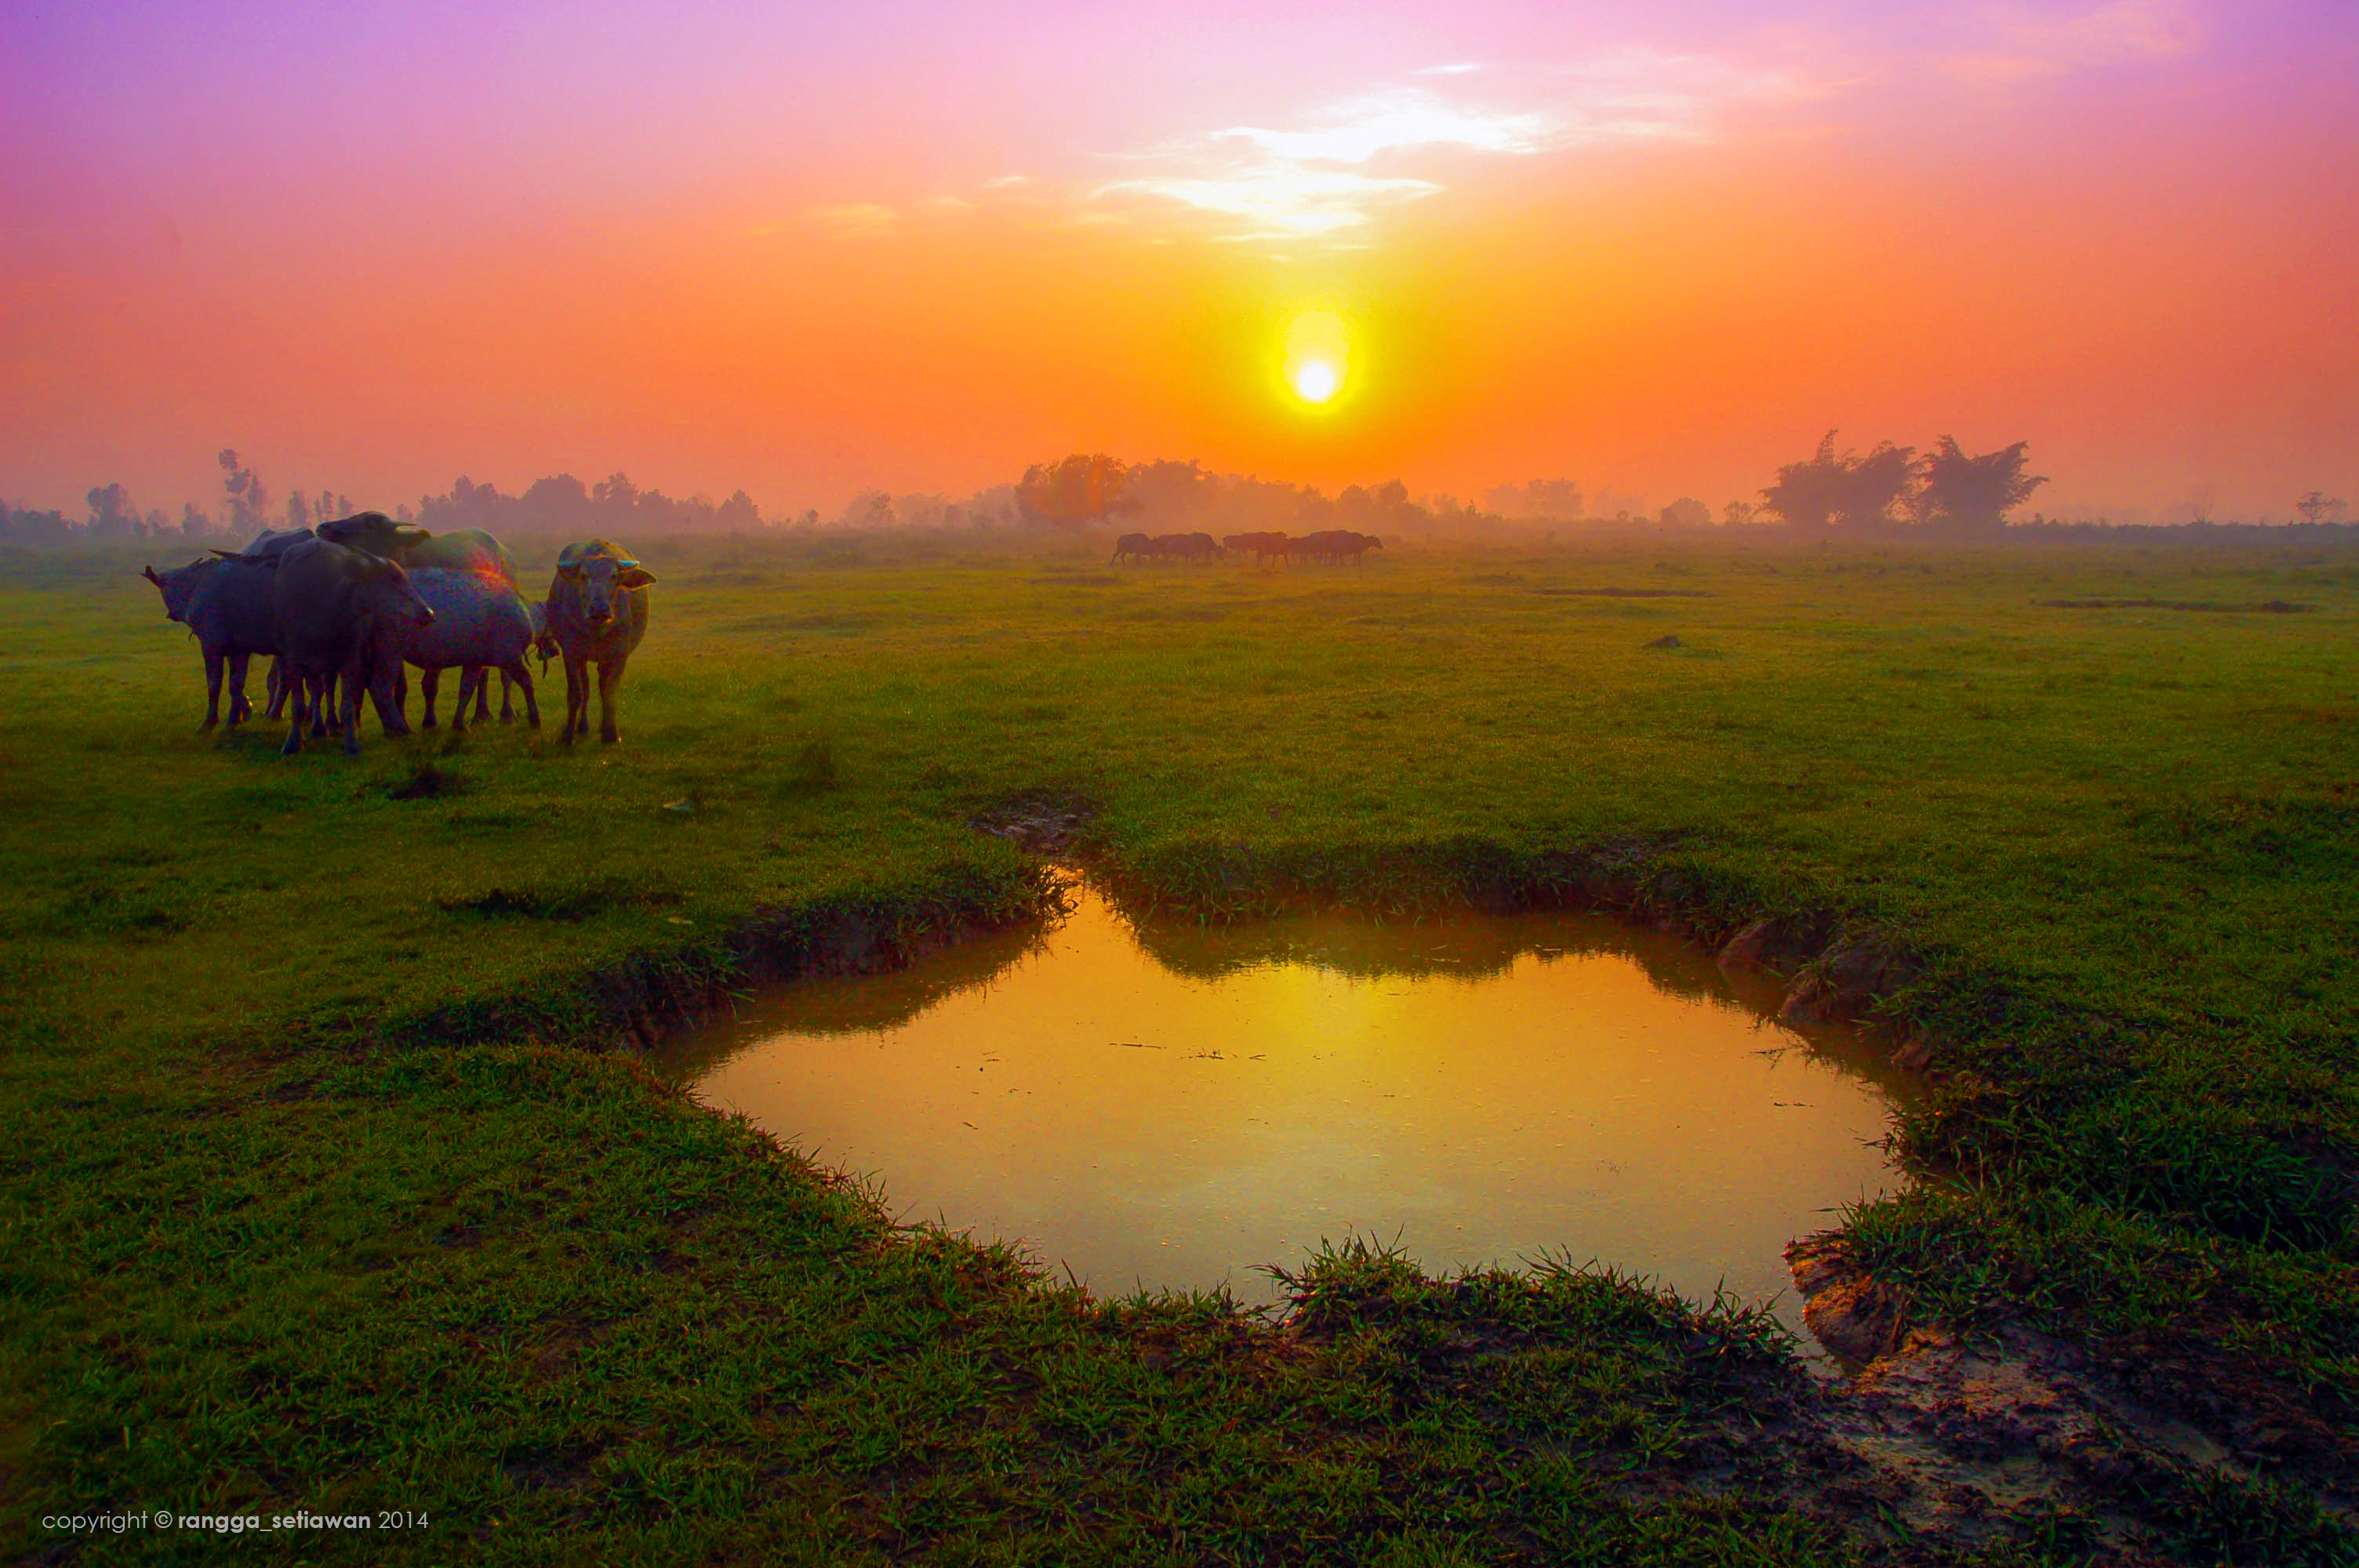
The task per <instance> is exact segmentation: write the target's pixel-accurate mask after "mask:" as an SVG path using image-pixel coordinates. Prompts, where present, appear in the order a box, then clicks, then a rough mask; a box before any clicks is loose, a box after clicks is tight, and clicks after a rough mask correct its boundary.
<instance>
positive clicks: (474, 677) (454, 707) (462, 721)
mask: <svg viewBox="0 0 2359 1568" xmlns="http://www.w3.org/2000/svg"><path fill="white" fill-rule="evenodd" d="M483 687H484V667H483V666H482V665H460V666H459V695H458V697H456V698H455V699H454V700H453V701H452V702H451V733H452V734H453V735H463V734H465V733H466V732H467V708H468V706H469V705H470V704H471V703H473V701H474V700H475V694H476V693H477V692H479V691H481V690H482V689H483Z"/></svg>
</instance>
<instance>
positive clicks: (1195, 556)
mask: <svg viewBox="0 0 2359 1568" xmlns="http://www.w3.org/2000/svg"><path fill="white" fill-rule="evenodd" d="M1220 553H1221V546H1219V545H1217V544H1215V543H1213V541H1212V535H1210V534H1158V535H1155V537H1153V538H1152V539H1149V540H1147V557H1148V558H1149V559H1152V560H1163V559H1165V558H1167V557H1173V556H1177V557H1179V558H1180V559H1181V560H1183V561H1209V560H1211V559H1212V557H1214V556H1217V555H1219V554H1220Z"/></svg>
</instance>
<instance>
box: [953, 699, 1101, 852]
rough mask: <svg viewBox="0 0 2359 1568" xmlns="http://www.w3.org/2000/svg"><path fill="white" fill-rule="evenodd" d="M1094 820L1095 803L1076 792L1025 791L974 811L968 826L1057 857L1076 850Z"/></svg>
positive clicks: (971, 813)
mask: <svg viewBox="0 0 2359 1568" xmlns="http://www.w3.org/2000/svg"><path fill="white" fill-rule="evenodd" d="M1043 717H1044V719H1045V717H1046V716H1045V715H1044V716H1043ZM1097 816H1098V808H1097V803H1096V802H1094V801H1093V800H1092V799H1090V798H1089V796H1087V795H1083V794H1082V793H1080V792H1079V791H1077V790H1068V789H1056V788H1043V789H1027V790H1017V791H1016V792H1015V793H1014V794H1012V795H1002V796H1000V797H999V798H998V799H996V800H993V801H990V802H987V803H985V804H984V805H982V806H977V807H975V808H974V809H973V811H972V812H970V813H969V815H968V816H967V826H968V827H972V828H973V829H974V830H975V831H976V832H978V833H988V834H990V835H991V836H992V837H993V838H1005V839H1006V840H1007V841H1008V842H1010V843H1012V844H1017V845H1021V846H1022V847H1023V848H1025V849H1029V850H1030V851H1032V853H1034V854H1036V855H1049V856H1060V855H1066V854H1071V853H1072V852H1073V851H1074V850H1075V849H1076V848H1077V847H1078V842H1079V840H1080V838H1082V834H1083V832H1084V830H1085V829H1087V828H1088V827H1089V826H1090V824H1091V823H1093V822H1095V821H1096V820H1097Z"/></svg>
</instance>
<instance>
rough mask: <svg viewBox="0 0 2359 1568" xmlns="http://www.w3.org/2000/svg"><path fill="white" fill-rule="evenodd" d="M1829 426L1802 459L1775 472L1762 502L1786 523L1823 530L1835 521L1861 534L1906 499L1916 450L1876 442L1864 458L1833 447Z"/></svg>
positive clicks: (1887, 518)
mask: <svg viewBox="0 0 2359 1568" xmlns="http://www.w3.org/2000/svg"><path fill="white" fill-rule="evenodd" d="M1837 434H1838V432H1836V431H1833V430H1830V431H1828V432H1827V434H1826V438H1825V439H1823V440H1821V442H1820V443H1819V449H1818V451H1817V452H1815V453H1814V454H1812V455H1811V457H1810V459H1809V460H1807V461H1804V462H1799V463H1788V464H1786V465H1785V466H1784V467H1783V468H1780V469H1779V470H1777V483H1775V484H1773V485H1770V486H1769V487H1768V488H1767V489H1766V490H1764V491H1762V492H1761V498H1762V501H1763V502H1764V503H1766V504H1767V508H1768V510H1770V511H1771V512H1774V513H1776V514H1777V516H1778V517H1779V518H1780V519H1781V520H1782V521H1783V522H1785V523H1786V524H1787V525H1788V526H1789V527H1793V528H1799V529H1823V528H1830V527H1833V526H1836V525H1838V524H1840V525H1842V526H1843V527H1846V528H1851V529H1854V530H1857V531H1860V532H1863V533H1864V532H1868V531H1871V530H1874V529H1877V528H1880V527H1883V526H1884V525H1886V524H1888V523H1890V522H1891V521H1892V519H1893V513H1894V510H1895V509H1896V508H1897V507H1898V506H1899V505H1900V503H1902V502H1904V501H1906V500H1907V499H1908V493H1909V488H1910V485H1911V482H1912V481H1913V480H1914V477H1915V470H1914V460H1915V458H1916V450H1915V449H1913V448H1910V447H1896V446H1894V445H1893V444H1892V443H1891V442H1889V441H1880V442H1878V443H1877V444H1876V446H1875V449H1873V450H1871V451H1870V452H1868V454H1867V455H1866V456H1865V457H1862V456H1860V455H1859V454H1858V453H1857V452H1838V451H1836V450H1835V437H1836V435H1837Z"/></svg>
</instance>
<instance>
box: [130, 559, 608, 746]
mask: <svg viewBox="0 0 2359 1568" xmlns="http://www.w3.org/2000/svg"><path fill="white" fill-rule="evenodd" d="M144 575H145V576H146V577H147V580H148V581H149V582H152V583H154V584H155V585H156V588H157V590H158V592H160V593H161V594H162V595H163V596H164V613H165V615H166V617H167V618H168V619H170V620H173V621H177V622H180V623H181V624H183V625H185V626H187V627H188V628H189V631H190V633H191V634H193V635H194V636H195V638H196V640H197V645H198V647H199V648H200V649H201V651H202V652H203V654H204V661H205V727H206V728H208V729H210V728H212V726H213V725H215V724H217V723H219V722H221V719H222V713H221V697H222V685H223V675H224V674H226V675H227V676H228V685H229V722H230V723H231V724H232V725H235V724H237V723H239V722H240V721H241V720H244V719H249V718H251V717H252V716H253V713H254V707H253V704H251V703H250V702H248V701H247V700H246V696H245V676H246V668H247V665H248V662H249V661H250V660H251V659H253V658H254V656H255V655H256V654H264V655H266V656H268V657H269V658H270V660H271V667H270V678H269V698H268V702H269V706H268V708H266V711H265V713H264V715H263V717H264V718H266V719H277V717H278V716H279V714H280V711H281V709H282V708H283V709H286V710H288V714H289V717H290V719H291V723H290V725H289V727H288V733H287V741H286V744H285V746H284V747H283V748H282V750H283V751H284V752H286V753H288V754H289V755H292V754H293V753H295V752H300V751H301V750H302V749H303V741H304V737H305V734H306V732H307V731H308V732H309V733H310V735H311V736H314V737H317V736H321V735H324V734H326V733H327V732H328V731H329V730H335V731H337V732H338V733H340V734H341V735H342V739H343V743H344V750H345V751H346V752H357V751H359V750H360V716H361V704H362V698H363V697H364V695H365V697H367V699H368V700H369V702H370V703H372V704H373V705H374V706H375V708H376V714H377V720H378V722H379V723H380V724H382V725H383V726H384V728H385V732H386V734H388V735H407V734H408V733H409V722H408V718H407V716H406V708H407V705H408V687H409V683H408V675H407V673H406V670H407V667H408V666H411V665H414V666H416V667H417V669H418V670H419V672H420V679H419V690H420V694H421V695H422V696H423V697H424V699H425V714H424V722H425V725H426V727H427V728H428V729H432V728H433V727H434V700H435V696H436V691H437V687H438V683H439V682H440V677H441V673H442V672H443V671H444V670H450V669H455V670H457V671H458V672H459V693H458V697H457V698H456V700H455V701H454V702H453V703H452V706H451V728H452V729H453V730H464V729H465V728H466V726H467V714H468V709H469V707H470V706H471V705H472V706H473V708H474V710H475V717H476V719H478V720H482V719H488V718H489V717H490V711H491V702H490V697H489V694H488V691H487V689H486V688H487V687H488V684H489V680H490V676H491V673H492V672H493V671H495V670H496V671H498V672H499V676H500V721H501V722H502V723H508V722H511V721H512V720H513V719H514V718H515V711H514V708H513V706H512V701H511V697H510V694H511V692H512V691H513V690H515V689H516V688H521V689H522V691H523V694H524V707H525V719H526V722H527V723H529V724H531V725H533V726H535V727H536V728H537V727H538V725H539V723H540V705H539V702H538V698H537V697H535V694H534V691H533V680H532V674H531V672H530V671H529V670H528V669H527V668H526V665H525V654H526V653H527V651H533V650H537V651H538V653H539V654H540V657H541V665H542V668H543V669H546V668H547V667H548V662H549V660H550V659H552V658H556V657H559V656H560V655H561V656H562V657H563V659H564V662H565V728H564V730H563V731H562V732H561V734H560V739H561V740H564V741H571V740H573V739H574V738H575V737H576V736H579V735H586V734H588V733H589V729H590V720H589V711H590V666H591V665H597V666H598V699H599V719H600V722H599V726H598V733H599V737H600V738H601V739H602V740H604V741H609V742H612V741H618V740H620V739H621V738H622V731H621V729H620V727H619V726H618V725H617V724H616V722H615V699H616V697H617V696H618V694H619V691H620V688H621V687H622V684H623V666H624V665H625V662H626V661H627V660H628V659H629V658H630V656H631V652H632V650H633V649H635V648H636V647H637V646H638V645H639V643H640V641H641V639H643V638H644V637H646V635H647V585H649V584H650V583H652V582H654V581H655V578H654V577H653V575H651V574H650V573H649V572H648V571H647V569H646V568H644V567H642V566H640V565H639V563H638V562H637V561H636V560H634V559H633V558H632V557H631V555H630V552H628V551H627V550H624V549H621V548H619V547H617V546H614V545H611V544H609V543H607V542H606V541H605V540H603V539H592V540H589V541H587V542H585V543H582V544H575V545H568V546H566V547H565V549H564V551H563V553H562V554H560V556H559V557H558V561H557V574H556V576H555V578H554V579H552V580H551V581H550V583H549V594H548V597H547V598H546V599H545V600H542V601H541V602H539V603H534V602H532V601H531V600H527V598H526V597H525V595H524V591H523V588H522V585H521V583H520V581H519V579H518V576H517V573H516V562H515V561H514V560H513V559H511V558H510V557H509V555H508V553H507V551H506V549H505V548H504V547H503V546H501V544H500V542H499V541H498V540H497V539H495V538H494V537H492V535H489V534H486V533H484V532H483V531H482V530H480V529H474V528H464V529H458V530H454V531H451V532H449V533H442V534H429V533H428V532H427V531H426V530H425V529H423V528H417V527H412V526H410V525H409V524H397V523H395V522H394V521H393V520H392V519H390V518H388V517H386V515H385V514H383V513H381V512H364V513H361V514H357V515H355V516H352V517H342V518H338V519H336V520H334V521H332V522H327V523H322V524H320V526H319V527H318V528H317V529H316V530H314V529H310V528H290V529H265V530H264V531H263V532H262V533H261V534H260V535H256V536H255V539H254V540H253V542H252V543H250V544H248V545H247V546H245V548H244V549H243V550H238V551H234V552H232V551H228V550H215V551H213V552H212V557H210V558H208V559H203V560H199V561H194V562H191V563H190V565H188V566H185V567H182V568H179V569H178V570H175V571H168V572H160V573H159V572H158V571H157V570H156V568H153V567H149V568H147V571H146V573H145V574H144Z"/></svg>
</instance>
